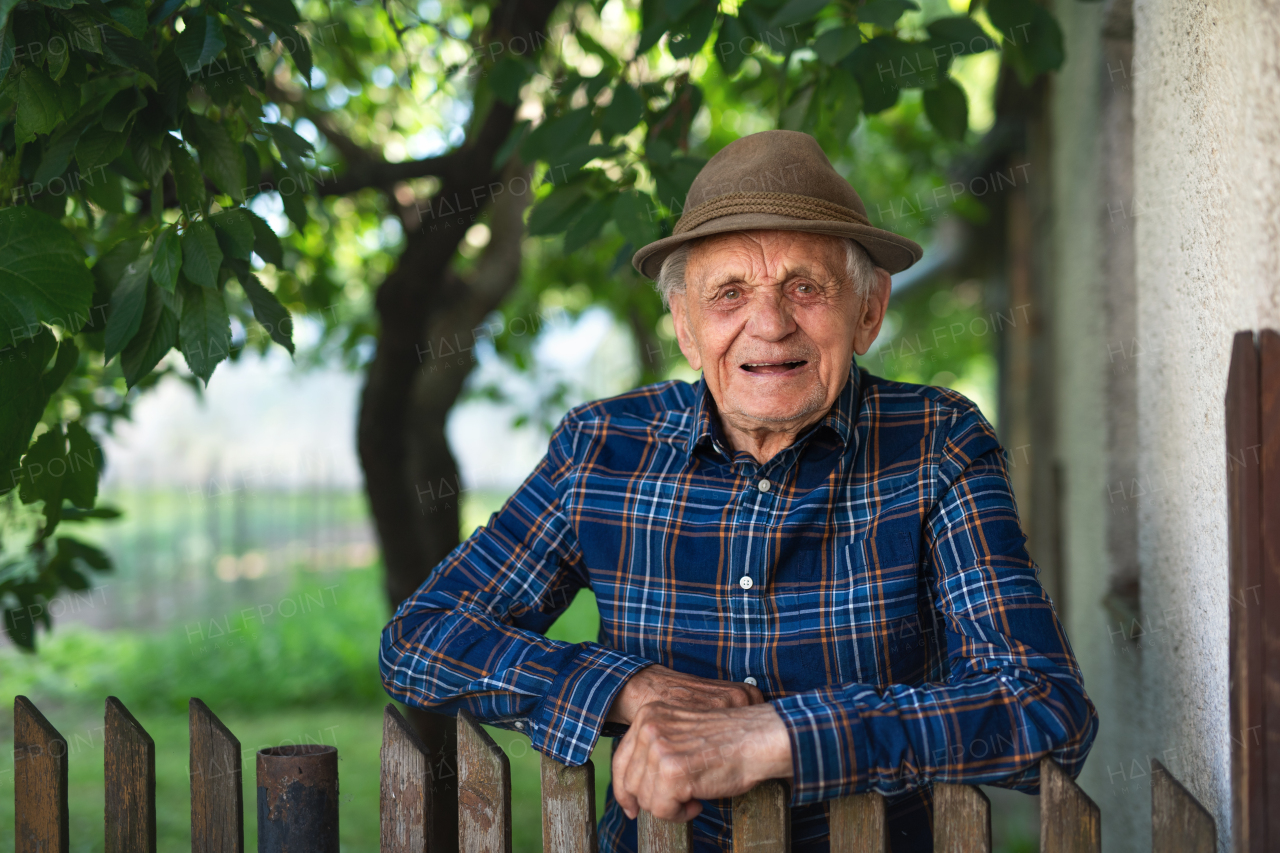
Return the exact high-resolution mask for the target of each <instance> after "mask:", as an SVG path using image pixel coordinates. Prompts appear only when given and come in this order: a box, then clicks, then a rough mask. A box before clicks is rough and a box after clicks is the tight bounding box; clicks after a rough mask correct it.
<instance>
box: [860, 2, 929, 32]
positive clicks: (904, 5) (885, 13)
mask: <svg viewBox="0 0 1280 853" xmlns="http://www.w3.org/2000/svg"><path fill="white" fill-rule="evenodd" d="M918 11H920V7H919V6H918V5H916V4H915V3H913V2H911V0H870V2H869V3H867V4H866V5H865V6H862V7H861V8H859V9H858V23H860V24H875V25H876V26H878V27H884V28H885V29H886V30H891V29H893V25H894V24H896V23H897V22H898V19H899V18H901V17H902V15H903V13H904V12H918Z"/></svg>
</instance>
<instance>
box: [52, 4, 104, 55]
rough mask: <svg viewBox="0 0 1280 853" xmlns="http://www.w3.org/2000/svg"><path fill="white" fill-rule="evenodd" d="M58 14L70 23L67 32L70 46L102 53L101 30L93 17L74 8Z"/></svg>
mask: <svg viewBox="0 0 1280 853" xmlns="http://www.w3.org/2000/svg"><path fill="white" fill-rule="evenodd" d="M60 14H61V15H62V18H63V19H64V20H65V21H66V22H67V23H68V24H70V25H71V31H70V32H69V33H67V41H69V42H70V44H71V47H73V48H75V49H76V50H87V51H89V52H90V53H102V31H101V30H100V29H98V25H97V23H96V22H95V21H94V20H93V18H91V17H90V16H89V15H87V14H85V13H84V12H81V11H79V10H76V9H72V10H69V11H66V12H62V13H60Z"/></svg>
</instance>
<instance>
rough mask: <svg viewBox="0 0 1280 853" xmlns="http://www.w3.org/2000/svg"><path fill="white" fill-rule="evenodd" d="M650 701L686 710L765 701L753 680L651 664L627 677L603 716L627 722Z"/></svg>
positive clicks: (625, 723)
mask: <svg viewBox="0 0 1280 853" xmlns="http://www.w3.org/2000/svg"><path fill="white" fill-rule="evenodd" d="M650 702H662V703H664V704H667V705H671V706H673V707H676V708H683V709H686V710H689V711H710V710H712V709H715V708H741V707H744V706H747V705H759V704H760V703H762V702H764V694H763V693H761V692H760V688H758V687H756V686H755V685H752V684H743V683H741V682H737V681H718V680H716V679H714V678H699V677H698V676H696V675H686V674H685V673H683V672H676V671H675V670H674V669H667V668H666V667H665V666H661V665H659V664H654V665H653V666H646V667H645V668H644V669H642V670H640V671H639V672H637V673H636V674H635V675H633V676H631V678H630V679H628V680H627V683H626V684H625V685H624V686H623V688H622V690H620V691H619V692H618V695H617V697H616V698H614V700H613V707H612V708H610V709H609V716H608V717H607V718H606V719H607V720H608V721H609V722H611V723H621V724H622V725H624V726H629V725H631V722H632V720H634V719H635V718H636V715H637V714H638V713H640V709H641V708H643V707H644V706H645V705H648V704H649V703H650Z"/></svg>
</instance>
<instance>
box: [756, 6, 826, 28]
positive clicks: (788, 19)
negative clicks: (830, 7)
mask: <svg viewBox="0 0 1280 853" xmlns="http://www.w3.org/2000/svg"><path fill="white" fill-rule="evenodd" d="M828 2H830V0H789V2H788V3H787V4H786V5H784V6H783V7H782V8H781V9H779V10H778V12H777V13H776V14H775V15H774V16H773V17H772V18H770V19H769V26H770V27H789V26H791V25H792V24H799V23H801V22H803V21H808V20H810V19H812V18H813V17H815V16H816V15H817V14H818V13H819V12H821V11H822V9H823V7H825V6H826V5H827V3H828Z"/></svg>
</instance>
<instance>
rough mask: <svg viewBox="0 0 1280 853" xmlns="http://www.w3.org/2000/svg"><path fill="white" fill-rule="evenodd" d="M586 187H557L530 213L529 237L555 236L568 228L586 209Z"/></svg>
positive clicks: (570, 185) (587, 200)
mask: <svg viewBox="0 0 1280 853" xmlns="http://www.w3.org/2000/svg"><path fill="white" fill-rule="evenodd" d="M586 189H587V188H586V185H585V184H583V183H581V182H579V183H575V184H568V185H566V186H563V187H557V188H556V189H555V190H553V191H552V193H551V195H549V196H547V197H546V198H545V199H543V200H542V201H540V202H538V204H537V205H536V206H535V207H534V208H533V210H531V211H529V236H531V237H537V236H539V235H542V234H555V233H557V232H559V231H563V230H564V229H566V228H568V227H569V225H570V224H572V222H573V221H574V219H576V218H577V216H578V215H579V214H581V213H582V211H583V210H584V209H585V208H586V206H587V204H588V202H589V201H590V199H588V198H587V197H586Z"/></svg>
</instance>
